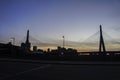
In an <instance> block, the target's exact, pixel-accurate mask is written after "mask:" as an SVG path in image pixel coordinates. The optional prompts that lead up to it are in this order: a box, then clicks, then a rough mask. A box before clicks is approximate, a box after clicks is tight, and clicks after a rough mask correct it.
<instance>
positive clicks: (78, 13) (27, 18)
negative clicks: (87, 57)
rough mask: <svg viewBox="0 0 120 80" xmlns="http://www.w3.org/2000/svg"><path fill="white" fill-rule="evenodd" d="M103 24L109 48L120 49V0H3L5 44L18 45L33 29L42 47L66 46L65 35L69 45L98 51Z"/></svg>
mask: <svg viewBox="0 0 120 80" xmlns="http://www.w3.org/2000/svg"><path fill="white" fill-rule="evenodd" d="M100 24H101V25H102V28H103V31H104V34H105V35H106V36H105V37H104V39H105V41H106V44H107V43H108V45H107V47H108V49H111V50H112V49H116V50H118V49H120V36H119V35H120V0H0V42H1V43H3V42H4V43H7V42H9V41H11V38H12V37H14V38H15V41H16V45H18V44H20V42H23V41H25V37H26V33H27V30H28V29H29V30H30V36H31V39H30V40H31V43H32V41H33V43H32V45H37V46H39V47H40V48H43V47H44V48H45V47H46V48H48V47H51V48H53V47H57V46H62V36H65V40H66V42H65V43H66V47H72V48H75V49H79V50H89V49H91V50H97V49H98V47H97V46H98V44H99V32H98V31H99V25H100ZM94 42H96V44H92V43H94ZM109 42H110V43H111V44H109ZM111 45H112V46H111Z"/></svg>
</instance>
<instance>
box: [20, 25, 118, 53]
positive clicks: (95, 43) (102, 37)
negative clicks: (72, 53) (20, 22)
mask: <svg viewBox="0 0 120 80" xmlns="http://www.w3.org/2000/svg"><path fill="white" fill-rule="evenodd" d="M25 40H26V36H25V37H24V38H23V39H22V40H21V41H19V44H20V43H22V42H25ZM29 41H30V43H31V44H32V45H36V46H40V47H43V46H46V47H50V46H51V47H53V46H54V47H57V46H60V45H62V39H61V40H53V39H43V40H42V39H41V40H37V39H36V38H34V37H32V36H29ZM65 47H73V48H77V49H81V50H82V49H84V52H82V51H79V52H80V53H95V54H97V53H119V52H120V51H119V50H120V41H117V40H116V39H114V38H112V37H111V36H109V35H108V34H107V33H106V32H104V31H102V26H101V25H100V30H99V31H97V32H96V33H94V34H93V35H92V36H90V37H88V38H87V39H86V40H84V41H83V42H74V41H67V40H65Z"/></svg>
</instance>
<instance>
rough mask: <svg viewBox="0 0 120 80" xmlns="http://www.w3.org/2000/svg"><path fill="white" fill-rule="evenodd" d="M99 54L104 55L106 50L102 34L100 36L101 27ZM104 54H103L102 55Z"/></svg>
mask: <svg viewBox="0 0 120 80" xmlns="http://www.w3.org/2000/svg"><path fill="white" fill-rule="evenodd" d="M99 53H100V54H101V55H106V54H105V53H106V49H105V44H104V39H103V34H102V26H101V25H100V42H99ZM102 53H104V54H102Z"/></svg>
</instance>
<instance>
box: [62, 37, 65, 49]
mask: <svg viewBox="0 0 120 80" xmlns="http://www.w3.org/2000/svg"><path fill="white" fill-rule="evenodd" d="M62 38H63V48H64V47H65V37H64V36H62Z"/></svg>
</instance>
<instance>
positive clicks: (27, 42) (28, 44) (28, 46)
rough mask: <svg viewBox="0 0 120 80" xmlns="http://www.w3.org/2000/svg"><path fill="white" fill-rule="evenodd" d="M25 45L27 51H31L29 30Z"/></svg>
mask: <svg viewBox="0 0 120 80" xmlns="http://www.w3.org/2000/svg"><path fill="white" fill-rule="evenodd" d="M25 45H26V50H27V51H30V47H31V46H30V45H31V44H30V42H29V30H27V37H26V42H25Z"/></svg>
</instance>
